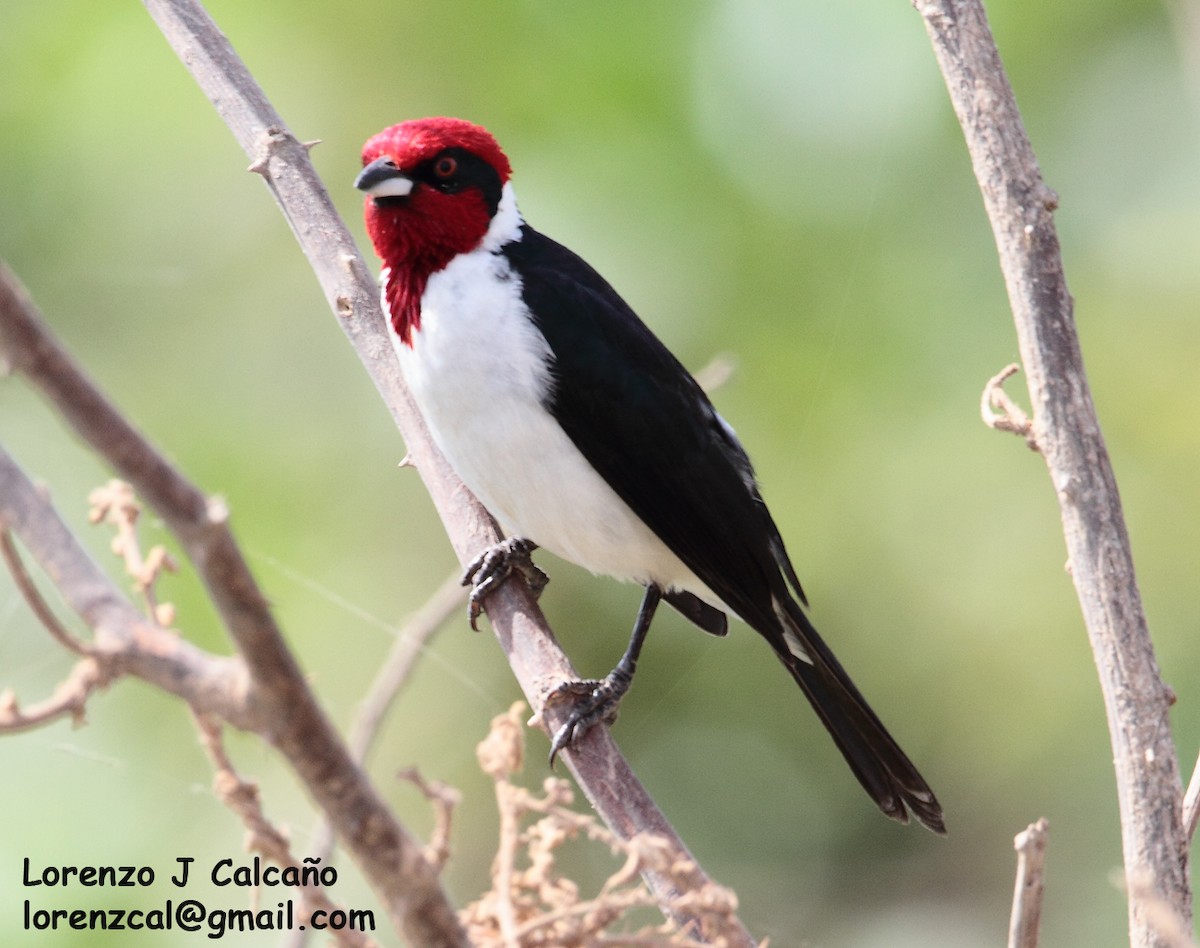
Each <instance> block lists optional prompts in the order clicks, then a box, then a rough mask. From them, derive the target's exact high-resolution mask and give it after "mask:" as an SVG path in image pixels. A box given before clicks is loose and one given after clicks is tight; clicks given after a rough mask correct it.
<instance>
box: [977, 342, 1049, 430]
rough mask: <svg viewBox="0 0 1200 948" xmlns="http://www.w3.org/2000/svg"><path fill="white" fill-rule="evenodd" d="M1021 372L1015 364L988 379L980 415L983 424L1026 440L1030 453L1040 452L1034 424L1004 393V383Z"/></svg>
mask: <svg viewBox="0 0 1200 948" xmlns="http://www.w3.org/2000/svg"><path fill="white" fill-rule="evenodd" d="M1020 371H1021V367H1020V366H1019V365H1017V364H1016V363H1015V362H1014V363H1013V364H1012V365H1009V366H1005V368H1004V369H1003V370H1002V371H1001V372H999V373H998V374H997V375H993V376H992V377H991V378H990V379H988V383H987V385H985V386H984V387H983V398H982V399H981V400H980V403H979V413H980V415H982V416H983V423H984V424H985V425H987V426H988V427H989V428H995V429H996V430H997V431H1011V432H1012V433H1013V434H1018V435H1020V436H1021V437H1023V438H1024V439H1025V444H1027V445H1028V446H1029V450H1030V451H1039V450H1040V448H1039V447H1038V443H1037V439H1036V438H1035V437H1034V434H1033V422H1032V421H1031V420H1030V418H1029V416H1028V415H1027V414H1025V411H1024V409H1022V408H1021V407H1020V406H1019V405H1018V404H1017V403H1016V402H1014V401H1013V400H1012V399H1011V398H1009V396H1008V392H1006V391H1004V383H1005V382H1007V381H1008V380H1009V379H1010V378H1012V377H1013V376H1014V375H1016V374H1017V373H1018V372H1020Z"/></svg>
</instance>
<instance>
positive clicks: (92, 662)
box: [0, 656, 109, 734]
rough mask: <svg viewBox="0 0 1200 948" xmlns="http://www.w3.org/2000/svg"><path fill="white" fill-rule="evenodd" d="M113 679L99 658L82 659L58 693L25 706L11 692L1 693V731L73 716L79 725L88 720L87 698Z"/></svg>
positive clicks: (27, 727) (7, 732)
mask: <svg viewBox="0 0 1200 948" xmlns="http://www.w3.org/2000/svg"><path fill="white" fill-rule="evenodd" d="M108 681H109V678H108V676H107V675H106V673H105V672H104V669H103V667H102V665H101V664H100V662H98V661H97V660H96V659H95V658H92V657H90V656H89V657H87V658H81V659H80V660H79V661H77V662H76V663H75V665H74V666H73V667H72V668H71V671H70V673H69V674H68V675H67V677H66V678H64V679H63V680H62V681H61V682H59V684H58V687H57V688H55V689H54V694H53V695H51V696H50V697H49V698H46V699H45V700H44V701H39V702H37V703H36V704H33V705H30V706H29V707H28V708H22V707H21V706H20V704H18V702H17V696H16V695H14V694H13V693H12V692H11V691H5V692H0V734H16V733H18V732H19V731H30V730H33V728H35V727H42V726H43V725H46V724H51V723H53V722H54V721H58V720H60V719H61V718H65V717H69V718H70V719H71V721H72V722H73V723H74V724H75V725H80V724H82V723H83V721H84V712H85V709H86V708H87V699H88V698H89V697H91V695H92V693H93V692H94V691H96V690H97V689H98V688H102V687H104V686H105V685H106V684H108Z"/></svg>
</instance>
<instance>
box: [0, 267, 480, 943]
mask: <svg viewBox="0 0 1200 948" xmlns="http://www.w3.org/2000/svg"><path fill="white" fill-rule="evenodd" d="M0 352H3V355H4V357H5V358H6V359H7V361H8V362H9V364H10V365H11V366H12V367H13V368H14V369H16V370H18V371H20V372H22V373H23V374H24V375H25V376H26V377H27V378H29V379H30V381H32V382H33V383H34V384H35V385H36V386H37V387H38V388H39V389H40V390H41V391H42V393H43V394H44V395H45V396H46V397H47V398H48V399H49V400H50V401H51V402H52V403H53V404H54V405H56V406H57V407H58V408H59V411H60V412H61V414H62V415H63V417H64V419H65V420H66V421H67V422H68V424H69V425H70V426H71V427H72V428H73V429H74V430H75V432H76V433H77V434H79V435H80V437H82V438H83V439H84V440H85V441H87V442H88V443H89V444H91V445H92V447H93V448H94V449H95V450H96V451H97V452H98V453H99V454H100V455H101V456H103V457H104V458H105V459H106V460H108V462H109V463H111V464H112V465H113V466H114V467H115V468H116V469H117V471H118V472H119V473H120V475H121V476H122V477H123V478H124V479H125V480H127V481H129V482H130V483H131V484H132V485H133V486H134V488H135V489H136V491H137V493H138V494H139V495H140V496H141V497H143V498H144V499H146V500H148V501H149V502H150V503H151V505H152V506H153V507H154V508H155V510H156V511H157V512H158V514H159V516H161V517H162V519H163V521H164V522H165V523H166V525H167V527H168V528H169V529H170V530H171V531H172V532H173V533H174V534H175V536H176V537H177V538H178V539H179V541H180V543H181V544H182V546H183V547H184V549H185V551H186V552H187V554H188V557H189V559H190V560H191V561H192V563H193V564H194V565H195V567H196V569H197V572H198V573H199V574H200V577H201V579H202V581H203V582H204V585H205V588H206V590H207V591H208V594H209V596H210V597H211V599H212V600H213V603H214V605H215V606H216V607H217V611H218V613H219V614H220V616H221V618H222V620H223V621H224V623H225V625H226V627H227V628H228V630H229V633H230V635H231V637H232V638H233V640H234V643H235V645H236V646H237V648H238V650H239V652H240V653H241V654H240V656H239V659H218V658H216V657H214V656H209V655H207V654H205V653H204V652H202V651H201V650H199V649H196V648H194V647H193V646H191V645H189V644H188V643H186V642H184V641H182V640H180V639H179V637H178V636H174V635H169V634H165V633H164V630H162V629H161V628H160V627H159V626H158V625H157V624H155V623H153V622H150V621H148V620H146V619H144V618H143V617H142V616H141V614H140V613H139V612H138V611H137V610H136V609H134V608H133V606H132V605H130V604H129V602H128V601H127V600H125V599H124V597H123V596H121V595H120V594H119V593H115V590H113V589H112V584H111V583H110V582H109V581H108V580H107V578H106V577H104V576H103V574H102V573H101V572H100V571H99V569H98V568H97V567H96V566H95V564H94V563H92V562H91V560H90V559H88V558H87V556H86V554H83V553H82V551H80V550H79V548H78V544H77V543H76V541H75V539H74V537H73V536H72V535H71V533H70V531H69V530H68V529H67V527H66V526H65V524H63V523H62V521H61V520H59V519H58V517H57V514H55V513H54V512H53V511H52V510H51V509H49V505H48V504H47V503H46V502H45V500H44V498H42V497H41V496H40V495H39V494H38V493H37V491H36V490H35V489H34V487H33V485H32V484H30V483H29V481H28V479H27V478H25V476H24V474H22V473H21V472H20V470H19V469H18V468H17V467H16V465H15V464H13V463H12V462H11V461H10V460H9V459H8V457H7V455H0V519H2V520H3V521H4V522H5V523H7V524H9V525H10V526H11V528H12V529H13V530H14V531H15V532H16V533H17V534H18V535H20V536H21V538H22V539H23V540H24V542H25V545H26V547H27V548H29V549H30V552H31V553H33V555H34V556H35V558H36V559H38V560H39V562H41V564H42V566H43V569H45V570H46V572H47V573H48V574H49V575H50V577H51V579H52V580H53V581H54V582H55V584H56V585H57V586H59V588H60V589H61V590H62V591H63V594H64V596H65V597H66V598H67V600H68V602H69V603H70V605H71V606H72V607H73V608H74V609H76V611H77V612H79V613H80V615H81V616H83V618H84V621H85V622H86V623H87V624H88V625H89V626H91V627H92V628H93V629H95V630H96V645H97V648H99V649H102V650H104V651H106V652H107V653H110V657H111V658H112V659H113V660H114V661H116V660H117V659H119V664H118V665H117V667H118V668H120V669H121V670H123V671H128V672H130V673H133V674H136V675H138V676H139V677H142V678H145V679H146V680H148V681H152V682H154V683H155V684H158V685H159V686H160V687H163V688H164V689H166V690H167V691H169V692H171V693H172V694H177V695H179V696H180V697H184V698H186V699H187V700H188V701H189V702H190V703H192V704H193V706H194V707H196V708H197V709H198V710H200V711H208V712H211V713H214V714H218V715H220V716H221V717H223V718H224V719H225V720H227V721H229V722H230V723H231V724H233V725H234V726H236V727H240V728H244V729H247V730H252V731H255V732H256V733H258V734H260V735H262V736H263V737H265V738H266V739H267V740H269V741H271V743H273V744H274V745H275V746H276V747H277V748H279V750H280V751H281V752H282V753H283V755H284V756H285V757H286V758H287V759H288V761H289V762H290V764H291V765H292V767H293V768H294V769H295V771H296V773H297V774H298V775H299V776H300V778H301V779H302V780H303V781H304V783H305V785H306V787H307V789H308V792H309V793H310V794H311V795H312V796H313V798H314V799H315V800H316V802H317V804H318V805H319V806H320V808H321V809H322V810H323V811H324V812H325V813H326V814H328V816H329V818H330V819H331V821H332V822H333V823H334V824H335V825H336V826H337V829H338V832H339V833H340V835H341V836H342V839H343V840H344V841H345V844H346V847H347V849H348V850H349V851H350V853H351V855H352V856H353V857H354V859H355V861H356V862H357V863H358V865H359V866H360V868H362V870H363V873H364V875H365V876H366V878H367V880H368V881H369V882H370V884H371V885H372V887H373V888H374V889H375V891H376V892H377V893H378V895H379V896H380V898H381V900H382V901H383V903H384V905H385V906H386V907H387V910H388V912H389V914H390V915H391V917H392V919H393V922H394V923H395V924H396V927H397V928H398V929H399V930H401V931H403V932H404V933H405V935H406V936H407V937H408V939H409V940H410V941H412V942H413V943H414V944H417V945H438V946H441V945H464V944H465V942H464V940H463V939H464V938H465V936H464V935H463V932H462V929H461V927H460V926H459V924H458V920H457V918H456V916H455V914H454V910H453V908H452V907H451V905H450V903H449V901H448V900H447V899H446V896H445V893H444V892H443V891H442V888H441V885H440V884H439V882H438V879H437V874H436V872H435V871H434V870H433V867H431V866H430V865H429V863H428V862H427V861H426V860H425V857H424V854H423V852H422V849H421V845H420V843H419V842H418V841H417V840H415V839H414V838H413V837H412V836H411V835H409V833H408V832H407V831H406V830H405V829H404V827H402V826H401V825H400V824H399V823H398V822H397V821H396V819H395V817H394V815H393V814H392V812H391V811H390V810H389V809H388V808H387V806H386V805H385V804H384V802H383V801H382V799H381V798H380V797H379V795H378V794H377V793H376V791H375V789H374V787H373V786H372V785H371V783H370V781H369V780H368V779H367V777H366V775H365V774H364V773H363V772H362V771H361V770H360V769H359V768H358V767H357V766H356V765H355V764H354V762H353V760H351V758H350V755H349V753H348V752H347V750H346V747H345V745H344V744H343V743H342V741H341V738H340V736H339V735H338V733H337V731H336V730H335V729H334V727H333V725H332V724H331V722H330V721H329V719H328V718H327V717H326V716H325V714H324V712H323V711H322V710H321V708H320V706H319V705H318V704H317V701H316V699H315V697H314V696H313V694H312V692H311V690H310V689H309V687H308V683H307V681H306V680H305V678H304V676H303V673H302V672H301V670H300V667H299V665H297V664H296V661H295V659H294V658H293V657H292V654H291V652H290V651H289V650H288V648H287V645H286V643H285V642H284V640H283V636H282V633H281V632H280V630H279V627H278V626H277V624H276V623H275V619H274V617H273V616H272V615H271V611H270V609H269V608H268V605H267V601H266V598H265V597H264V596H263V594H262V592H261V591H260V590H259V588H258V586H257V584H256V582H255V580H254V577H253V576H252V575H251V573H250V570H249V568H248V566H247V565H246V561H245V559H244V558H243V556H242V553H241V550H240V549H239V548H238V546H237V543H236V541H235V540H234V538H233V534H232V533H231V532H230V530H229V526H228V512H227V511H226V510H225V509H224V506H223V505H222V504H220V503H219V502H217V501H212V500H209V499H208V498H207V497H205V496H204V495H203V494H202V493H201V492H200V491H199V489H197V488H196V487H195V486H194V485H192V484H191V483H190V482H189V481H188V480H187V479H186V478H185V477H184V476H183V475H182V474H181V473H179V472H178V471H177V470H176V469H175V468H174V467H173V466H172V465H171V464H170V462H168V461H167V460H166V458H164V457H163V456H162V455H161V454H160V453H159V452H158V451H157V450H156V449H155V448H154V447H153V445H151V444H150V443H149V442H148V441H146V440H145V439H144V438H143V437H142V435H141V434H140V433H139V432H137V431H136V430H135V429H134V428H133V427H132V425H130V424H129V422H128V421H126V420H125V418H124V417H123V416H122V415H121V414H120V413H119V412H118V411H117V410H116V409H115V408H114V407H113V405H112V404H111V403H110V402H109V401H108V399H107V398H105V396H104V395H103V394H102V393H101V392H100V391H99V390H98V389H97V388H96V387H95V386H94V385H93V384H92V382H91V381H90V380H89V379H88V378H87V377H86V376H85V375H84V373H83V372H82V370H80V369H79V367H78V366H76V365H75V363H74V362H73V361H72V360H71V358H70V357H69V356H68V355H67V353H66V352H65V351H64V350H63V349H62V347H61V346H59V344H58V342H57V341H56V340H55V339H54V338H53V337H52V336H51V334H50V333H49V331H48V330H47V329H46V327H45V325H44V323H43V321H42V319H41V317H40V315H39V314H38V313H37V311H36V309H35V308H34V307H33V304H32V302H31V301H30V300H29V298H28V296H27V294H26V293H25V290H24V288H23V287H22V286H21V285H20V284H19V282H18V281H17V280H16V277H15V276H14V275H13V274H12V272H11V271H10V270H8V268H7V267H5V266H4V265H3V264H2V263H0ZM68 568H69V570H70V571H69V572H68ZM98 586H103V587H104V588H103V589H102V590H98V589H97V587H98ZM173 675H174V676H178V677H173Z"/></svg>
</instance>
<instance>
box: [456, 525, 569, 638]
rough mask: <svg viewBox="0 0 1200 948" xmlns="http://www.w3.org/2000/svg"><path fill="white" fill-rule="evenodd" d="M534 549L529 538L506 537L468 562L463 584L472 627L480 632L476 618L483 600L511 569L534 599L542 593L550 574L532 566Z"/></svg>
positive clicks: (477, 618)
mask: <svg viewBox="0 0 1200 948" xmlns="http://www.w3.org/2000/svg"><path fill="white" fill-rule="evenodd" d="M536 549H537V544H536V543H534V542H533V541H531V540H525V539H522V538H521V537H509V538H508V539H507V540H501V541H500V542H499V543H497V544H495V545H493V546H489V547H488V548H487V549H486V550H484V551H483V552H482V553H480V554H479V555H478V556H477V557H475V559H473V560H471V562H470V563H468V564H467V569H466V572H465V573H463V578H462V584H463V585H464V586H470V587H471V594H470V596H468V597H467V619H468V621H469V622H470V623H471V628H472V629H474V630H475V631H479V625H478V620H479V614H480V613H481V612H482V611H483V601H484V600H485V599H486V598H487V597H488V596H490V595H491V594H492V593H493V592H495V591H496V589H497V588H498V587H499V586H500V584H501V583H503V582H504V581H505V580H506V579H508V577H509V576H511V575H512V574H513V573H514V572H515V573H519V574H520V576H521V578H522V579H524V580H525V583H526V585H527V586H529V591H530V592H531V593H533V597H534V598H535V599H536V598H537V597H538V596H540V595H541V594H542V590H543V589H545V588H546V584H547V583H548V582H550V577H549V576H547V575H546V574H545V573H543V572H542V571H541V570H540V569H538V568H537V566H535V565H534V562H533V560H532V558H531V557H530V554H531V553H532V552H533V551H534V550H536Z"/></svg>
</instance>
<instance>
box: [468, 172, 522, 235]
mask: <svg viewBox="0 0 1200 948" xmlns="http://www.w3.org/2000/svg"><path fill="white" fill-rule="evenodd" d="M523 223H525V222H524V221H523V220H522V219H521V212H520V211H519V210H517V195H516V193H515V192H514V191H513V186H512V182H511V181H509V182H508V183H507V184H506V185H504V189H503V190H502V191H501V192H500V204H499V205H498V206H497V207H496V213H495V214H493V215H492V222H491V223H490V224H489V225H488V229H487V233H486V234H484V235H483V241H482V242H481V243H480V245H479V248H480V249H481V250H485V251H487V252H488V253H495V252H496V251H497V250H499V249H500V248H501V247H503V246H504V245H505V244H507V243H509V242H510V241H513V240H519V239H520V236H521V225H522V224H523Z"/></svg>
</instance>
